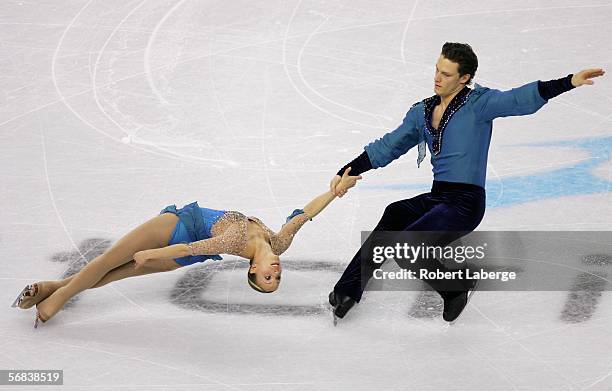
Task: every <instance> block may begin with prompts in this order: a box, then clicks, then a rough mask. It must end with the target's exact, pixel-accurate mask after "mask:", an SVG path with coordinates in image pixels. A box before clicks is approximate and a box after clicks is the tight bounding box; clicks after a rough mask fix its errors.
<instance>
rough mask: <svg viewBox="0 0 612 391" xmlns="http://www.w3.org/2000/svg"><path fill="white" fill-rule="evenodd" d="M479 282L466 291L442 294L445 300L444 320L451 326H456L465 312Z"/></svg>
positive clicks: (472, 284) (476, 281)
mask: <svg viewBox="0 0 612 391" xmlns="http://www.w3.org/2000/svg"><path fill="white" fill-rule="evenodd" d="M478 281H479V280H474V281H473V282H472V283H471V286H470V288H468V290H466V291H459V292H440V296H442V299H443V300H444V312H442V318H444V320H445V321H447V322H449V323H450V324H455V322H456V321H457V318H459V315H461V313H462V312H463V310H464V309H465V307H466V306H467V304H468V303H469V301H470V299H471V298H472V295H473V294H474V292H476V287H477V285H478Z"/></svg>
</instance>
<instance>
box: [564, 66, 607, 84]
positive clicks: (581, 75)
mask: <svg viewBox="0 0 612 391" xmlns="http://www.w3.org/2000/svg"><path fill="white" fill-rule="evenodd" d="M605 73H606V71H604V70H603V69H601V68H593V69H584V70H582V71H580V72H578V73H576V74H574V76H572V85H573V86H574V87H580V86H583V85H585V84H588V85H592V84H593V80H590V79H592V78H594V77H599V76H603V75H604V74H605Z"/></svg>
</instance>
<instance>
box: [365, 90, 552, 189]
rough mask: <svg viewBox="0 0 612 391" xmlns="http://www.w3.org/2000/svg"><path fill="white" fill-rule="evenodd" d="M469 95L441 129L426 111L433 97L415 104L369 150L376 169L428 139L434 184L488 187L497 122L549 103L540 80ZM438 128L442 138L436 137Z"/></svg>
mask: <svg viewBox="0 0 612 391" xmlns="http://www.w3.org/2000/svg"><path fill="white" fill-rule="evenodd" d="M465 92H468V94H467V96H464V97H463V98H464V100H463V101H462V102H461V104H460V105H459V107H458V108H456V111H455V112H454V113H453V114H452V116H450V117H449V118H447V119H446V121H445V119H444V117H443V119H442V121H440V126H439V129H438V130H436V129H433V128H432V127H431V110H426V107H427V105H428V104H431V102H428V99H431V98H428V99H426V100H424V101H422V102H419V103H417V104H415V105H414V106H412V108H410V110H409V111H408V113H406V116H405V118H404V121H403V122H402V124H401V125H400V126H399V127H398V128H397V129H395V130H393V131H391V132H389V133H387V134H385V135H384V136H383V137H381V138H379V139H377V140H376V141H374V142H371V143H370V144H368V145H366V146H365V148H364V149H365V151H366V153H367V155H368V158H369V160H370V162H371V164H372V168H379V167H384V166H386V165H387V164H389V163H390V162H392V161H393V160H395V159H397V158H399V157H400V156H402V155H403V154H405V153H406V152H408V150H410V149H411V148H412V147H414V146H416V145H418V144H419V143H421V142H423V141H424V142H425V143H426V144H427V148H428V149H429V151H430V153H431V164H432V166H433V174H434V180H437V181H446V182H459V183H470V184H474V185H478V186H481V187H484V185H485V180H486V172H487V157H488V152H489V145H490V143H491V133H492V129H493V120H494V119H495V118H498V117H508V116H517V115H527V114H532V113H535V112H536V111H538V110H539V109H540V108H541V107H542V106H544V104H546V102H547V100H545V99H544V98H542V96H541V95H540V93H539V92H538V82H533V83H529V84H526V85H524V86H522V87H518V88H513V89H511V90H509V91H499V90H495V89H489V88H486V87H481V86H479V85H476V87H475V88H474V89H473V90H471V91H469V90H466V91H465ZM464 95H465V94H464ZM432 98H433V97H432ZM429 107H431V106H429ZM449 107H450V105H449ZM426 113H427V114H429V115H427V117H428V118H426ZM445 115H446V116H448V114H445ZM439 130H442V134H441V136H439V137H436V131H439ZM423 152H424V151H423ZM420 155H421V156H423V155H422V154H420Z"/></svg>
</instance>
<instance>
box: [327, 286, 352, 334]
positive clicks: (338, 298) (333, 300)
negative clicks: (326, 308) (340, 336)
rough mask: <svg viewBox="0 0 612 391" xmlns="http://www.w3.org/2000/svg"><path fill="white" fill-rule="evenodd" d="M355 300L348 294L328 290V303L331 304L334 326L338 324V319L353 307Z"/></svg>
mask: <svg viewBox="0 0 612 391" xmlns="http://www.w3.org/2000/svg"><path fill="white" fill-rule="evenodd" d="M355 303H356V301H355V300H354V299H353V298H352V297H349V296H344V295H342V294H340V293H337V292H334V291H332V292H329V304H330V305H331V306H332V310H333V311H332V312H333V315H334V326H336V325H337V324H338V319H342V318H344V316H345V315H346V313H347V312H348V311H349V310H350V309H351V308H353V306H354V305H355Z"/></svg>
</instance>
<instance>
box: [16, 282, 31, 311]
mask: <svg viewBox="0 0 612 391" xmlns="http://www.w3.org/2000/svg"><path fill="white" fill-rule="evenodd" d="M30 289H31V287H30V286H29V285H26V287H25V288H23V289H22V290H21V293H19V296H17V298H16V299H15V301H14V302H13V304H11V308H14V307H18V306H19V303H21V300H22V299H23V298H24V297H25V293H26V292H27V291H29V290H30Z"/></svg>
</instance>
